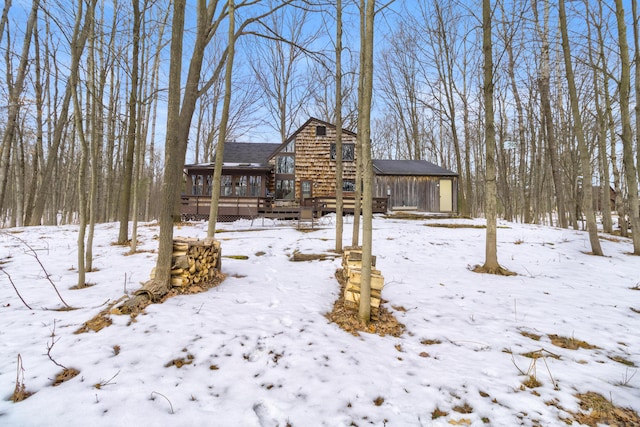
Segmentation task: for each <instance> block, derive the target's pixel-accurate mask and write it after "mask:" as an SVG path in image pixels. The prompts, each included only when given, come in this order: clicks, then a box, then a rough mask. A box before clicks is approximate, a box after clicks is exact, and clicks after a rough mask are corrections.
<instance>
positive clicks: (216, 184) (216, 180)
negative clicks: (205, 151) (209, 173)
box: [207, 0, 236, 239]
mask: <svg viewBox="0 0 640 427" xmlns="http://www.w3.org/2000/svg"><path fill="white" fill-rule="evenodd" d="M228 5H229V35H228V37H229V49H228V53H227V64H226V68H225V72H224V99H223V104H222V116H221V117H220V130H219V134H218V146H217V147H216V159H215V162H216V163H215V166H214V168H213V182H212V184H211V185H212V186H213V189H212V191H211V207H210V210H209V224H208V227H207V237H209V238H211V239H213V238H214V237H215V234H216V223H217V220H218V204H219V201H220V181H221V177H222V164H223V160H224V144H225V139H226V136H227V122H228V121H229V108H230V105H231V90H232V85H231V83H232V81H231V77H232V76H233V59H234V56H235V42H236V39H235V3H234V1H233V0H228Z"/></svg>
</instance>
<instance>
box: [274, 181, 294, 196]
mask: <svg viewBox="0 0 640 427" xmlns="http://www.w3.org/2000/svg"><path fill="white" fill-rule="evenodd" d="M294 185H295V181H294V180H293V179H277V180H276V199H279V200H293V199H294V198H295V191H294V190H295V189H294Z"/></svg>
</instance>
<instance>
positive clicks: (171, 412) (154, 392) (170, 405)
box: [151, 391, 174, 415]
mask: <svg viewBox="0 0 640 427" xmlns="http://www.w3.org/2000/svg"><path fill="white" fill-rule="evenodd" d="M154 394H157V395H158V396H162V397H164V398H165V400H166V401H167V402H169V407H170V408H171V410H170V411H169V413H170V414H171V415H173V414H174V412H173V405H172V404H171V401H170V400H169V398H168V397H167V396H165V395H164V394H162V393H158V392H157V391H152V392H151V400H155V397H154Z"/></svg>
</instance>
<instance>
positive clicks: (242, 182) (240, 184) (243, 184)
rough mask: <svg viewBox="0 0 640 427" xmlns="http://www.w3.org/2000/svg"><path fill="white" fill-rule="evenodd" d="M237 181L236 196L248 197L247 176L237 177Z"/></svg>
mask: <svg viewBox="0 0 640 427" xmlns="http://www.w3.org/2000/svg"><path fill="white" fill-rule="evenodd" d="M237 179H238V180H237V181H236V196H240V197H243V196H246V195H247V177H246V176H245V175H243V176H239V177H237Z"/></svg>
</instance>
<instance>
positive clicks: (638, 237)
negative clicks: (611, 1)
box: [616, 0, 640, 255]
mask: <svg viewBox="0 0 640 427" xmlns="http://www.w3.org/2000/svg"><path fill="white" fill-rule="evenodd" d="M616 17H617V20H618V43H619V45H620V71H621V75H620V118H621V121H622V162H623V164H624V174H625V178H626V181H627V190H628V193H629V216H630V218H629V219H630V221H631V238H632V239H633V254H634V255H640V231H639V230H640V215H639V206H638V174H637V172H636V165H635V159H634V156H633V131H632V130H631V114H630V111H629V96H630V91H631V62H630V60H629V46H628V43H627V25H626V23H625V21H624V7H623V6H622V0H616ZM637 67H638V64H636V69H637ZM637 85H640V82H636V86H637ZM636 93H640V87H638V89H637V92H636ZM639 119H640V118H639ZM638 124H640V122H638ZM638 140H640V138H639V139H638Z"/></svg>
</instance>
